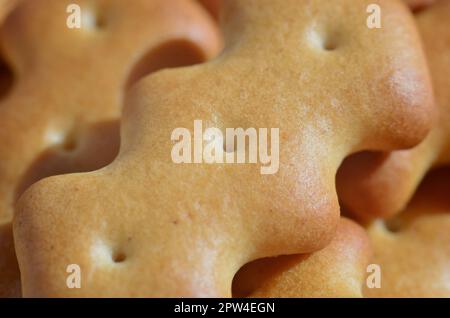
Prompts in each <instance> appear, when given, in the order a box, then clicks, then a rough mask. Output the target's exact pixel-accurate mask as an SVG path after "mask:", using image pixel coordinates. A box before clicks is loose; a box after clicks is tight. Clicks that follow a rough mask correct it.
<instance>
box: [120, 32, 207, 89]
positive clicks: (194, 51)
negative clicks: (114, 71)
mask: <svg viewBox="0 0 450 318" xmlns="http://www.w3.org/2000/svg"><path fill="white" fill-rule="evenodd" d="M205 61H206V56H205V55H204V54H203V52H202V51H201V50H200V49H199V48H198V47H197V46H196V45H195V44H194V43H191V42H189V41H186V40H172V41H169V42H167V43H164V44H162V45H160V46H158V47H157V48H155V49H153V50H151V51H150V52H148V53H147V54H145V55H144V56H142V57H141V58H140V59H139V60H138V61H137V63H136V64H135V66H134V67H133V68H132V70H131V72H130V75H129V77H128V80H127V82H126V88H129V87H130V86H132V85H133V84H134V83H136V82H137V81H139V80H140V79H141V78H143V77H145V76H146V75H148V74H151V73H154V72H156V71H159V70H161V69H165V68H174V67H182V66H189V65H194V64H199V63H203V62H205Z"/></svg>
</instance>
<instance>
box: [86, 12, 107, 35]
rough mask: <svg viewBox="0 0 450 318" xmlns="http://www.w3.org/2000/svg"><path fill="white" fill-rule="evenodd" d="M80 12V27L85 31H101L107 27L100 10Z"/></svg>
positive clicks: (104, 16) (104, 15)
mask: <svg viewBox="0 0 450 318" xmlns="http://www.w3.org/2000/svg"><path fill="white" fill-rule="evenodd" d="M81 12H82V26H83V28H85V29H87V30H91V31H94V30H102V29H105V28H106V26H107V22H108V21H107V18H106V14H105V12H104V10H101V9H94V8H89V9H84V10H82V11H81Z"/></svg>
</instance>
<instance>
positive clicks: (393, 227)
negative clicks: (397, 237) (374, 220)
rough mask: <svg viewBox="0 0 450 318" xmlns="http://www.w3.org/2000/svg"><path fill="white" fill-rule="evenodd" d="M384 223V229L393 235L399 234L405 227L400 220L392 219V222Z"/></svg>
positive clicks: (386, 221)
mask: <svg viewBox="0 0 450 318" xmlns="http://www.w3.org/2000/svg"><path fill="white" fill-rule="evenodd" d="M383 223H384V227H385V228H386V230H388V231H389V232H391V233H394V234H395V233H399V232H400V231H401V230H402V228H403V225H402V223H401V221H400V220H399V219H396V218H394V219H390V220H385V221H383Z"/></svg>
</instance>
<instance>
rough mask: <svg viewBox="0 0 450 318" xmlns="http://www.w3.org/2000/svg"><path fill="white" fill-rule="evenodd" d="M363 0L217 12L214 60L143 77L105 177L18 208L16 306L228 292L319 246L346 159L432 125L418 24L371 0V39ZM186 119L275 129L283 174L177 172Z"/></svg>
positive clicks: (53, 186)
mask: <svg viewBox="0 0 450 318" xmlns="http://www.w3.org/2000/svg"><path fill="white" fill-rule="evenodd" d="M373 2H374V1H373V0H370V1H368V0H357V1H355V0H351V1H350V0H343V1H339V2H336V1H320V0H314V1H302V2H299V1H296V0H289V1H272V0H264V1H263V0H248V1H236V0H230V1H226V2H225V3H224V7H223V11H222V17H223V18H222V21H223V30H224V33H225V36H226V41H225V43H226V47H225V49H224V51H223V53H222V54H221V55H220V57H218V58H217V59H215V60H213V61H211V62H208V63H206V64H202V65H199V66H194V67H189V68H181V69H171V70H164V71H161V72H158V73H156V74H153V75H151V76H149V77H147V78H145V79H143V80H141V81H140V82H139V83H138V84H137V85H136V86H135V87H134V88H133V89H132V91H131V92H130V93H129V95H128V99H127V106H126V108H125V112H124V117H123V124H122V130H121V134H122V143H121V150H120V153H119V156H118V157H117V158H116V160H115V161H114V162H113V163H112V164H111V165H109V166H108V167H106V168H104V169H102V170H99V171H96V172H91V173H84V174H73V175H66V176H57V177H50V178H47V179H44V180H42V181H40V182H38V183H36V184H35V185H33V186H32V187H31V188H30V189H29V190H28V191H27V192H26V193H25V194H24V195H23V196H22V198H21V200H20V202H19V204H18V211H17V214H16V216H15V220H14V234H15V243H16V248H17V255H18V259H19V264H20V268H21V272H22V279H23V281H22V287H23V292H24V295H26V296H172V297H174V296H195V297H200V296H229V295H230V294H231V282H232V278H233V276H234V274H235V272H236V271H237V270H238V269H239V268H240V267H241V266H243V265H244V264H246V263H248V262H249V261H252V260H255V259H259V258H265V257H271V256H276V255H286V254H298V253H310V252H313V251H316V250H319V249H321V248H323V247H325V246H326V245H327V244H328V243H329V242H330V241H331V239H332V238H333V236H334V233H335V229H336V227H337V225H338V223H339V204H338V201H337V196H336V193H335V187H334V179H335V174H336V170H337V169H338V166H339V165H340V163H341V161H342V160H343V158H344V157H346V156H347V155H348V154H349V153H352V152H355V151H359V150H361V149H375V150H386V151H389V150H393V149H398V148H399V147H408V146H412V145H414V144H416V143H418V142H419V141H420V140H422V139H423V137H424V136H425V134H426V133H427V131H428V130H429V128H430V125H431V117H432V116H431V113H432V98H431V87H430V83H429V78H428V72H427V68H426V63H425V58H424V56H423V54H422V50H421V47H420V44H419V38H418V35H417V34H416V30H415V26H414V21H413V20H412V18H411V16H410V13H409V11H408V10H407V8H406V7H405V6H404V5H403V4H402V3H400V2H398V1H391V0H389V1H388V0H379V1H375V2H376V3H378V4H379V5H380V6H381V7H382V9H383V15H384V22H383V23H384V25H383V28H381V29H369V28H368V27H367V25H366V19H367V13H366V9H367V6H368V5H369V4H371V3H373ZM197 119H199V120H203V121H205V126H208V127H218V128H219V129H221V130H223V129H225V128H237V127H242V128H245V129H246V128H249V127H256V128H269V129H270V128H280V166H279V170H278V172H277V173H276V174H273V175H262V174H261V173H260V167H259V166H255V165H231V164H229V165H227V164H211V165H209V164H203V165H202V164H190V165H189V164H175V163H174V162H172V160H171V157H170V154H171V150H172V147H173V142H172V141H171V140H170V136H171V134H172V132H173V130H174V129H176V128H179V127H187V128H192V125H193V123H194V121H195V120H197ZM399 127H401V129H400V128H399ZM413 128H414V129H413ZM229 151H232V150H229ZM69 264H78V265H79V266H80V269H81V271H82V273H84V274H83V276H82V280H83V283H82V284H83V285H82V286H83V287H82V288H81V289H68V288H67V286H66V278H67V275H66V273H65V269H66V267H67V266H68V265H69ZM44 286H45V288H43V287H44Z"/></svg>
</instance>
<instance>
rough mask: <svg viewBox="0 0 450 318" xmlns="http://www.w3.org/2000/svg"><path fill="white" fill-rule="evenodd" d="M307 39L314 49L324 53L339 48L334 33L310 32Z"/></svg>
mask: <svg viewBox="0 0 450 318" xmlns="http://www.w3.org/2000/svg"><path fill="white" fill-rule="evenodd" d="M307 38H308V41H309V42H310V43H311V44H312V45H313V46H314V47H316V48H318V49H321V50H324V51H334V50H336V49H337V48H338V46H339V42H338V36H337V34H335V33H334V32H325V31H318V30H310V31H309V32H308V34H307Z"/></svg>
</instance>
